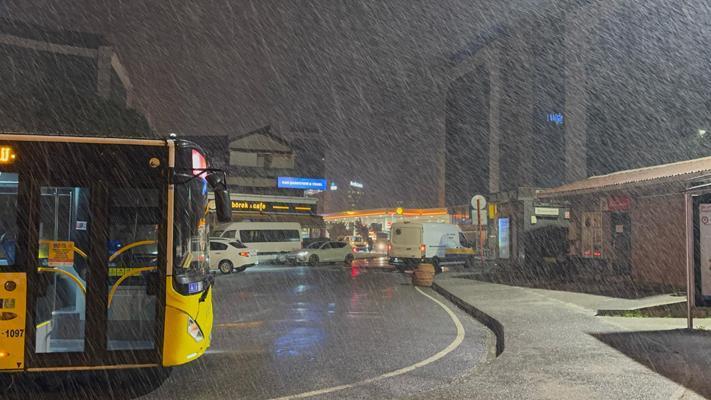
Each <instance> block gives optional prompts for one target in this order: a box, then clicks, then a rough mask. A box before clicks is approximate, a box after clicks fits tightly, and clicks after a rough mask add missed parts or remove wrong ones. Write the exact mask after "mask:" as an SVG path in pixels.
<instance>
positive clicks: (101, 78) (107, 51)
mask: <svg viewBox="0 0 711 400" xmlns="http://www.w3.org/2000/svg"><path fill="white" fill-rule="evenodd" d="M113 53H114V52H113V49H112V48H111V47H109V46H101V47H99V51H98V54H97V56H96V70H97V71H96V94H98V95H99V97H101V98H102V99H108V98H109V97H110V96H111V57H112V55H113Z"/></svg>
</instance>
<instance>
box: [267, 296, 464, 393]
mask: <svg viewBox="0 0 711 400" xmlns="http://www.w3.org/2000/svg"><path fill="white" fill-rule="evenodd" d="M415 290H417V291H418V292H420V294H421V295H423V296H425V297H427V298H428V299H430V300H432V301H434V302H435V303H437V305H439V306H440V307H442V309H443V310H444V311H446V312H447V314H448V315H449V318H451V319H452V322H454V326H455V327H456V328H457V337H456V338H454V340H453V341H452V343H450V344H449V346H447V347H445V348H444V349H442V350H441V351H439V352H438V353H437V354H435V355H433V356H431V357H428V358H426V359H424V360H422V361H420V362H416V363H414V364H412V365H410V366H407V367H405V368H400V369H397V370H395V371H391V372H387V373H384V374H382V375H378V376H376V377H373V378H368V379H365V380H362V381H359V382H354V383H349V384H345V385H339V386H333V387H330V388H325V389H319V390H313V391H310V392H304V393H299V394H292V395H289V396H283V397H277V398H274V399H271V400H291V399H304V398H307V397H312V396H319V395H322V394H328V393H333V392H338V391H340V390H345V389H351V388H354V387H356V386H363V385H367V384H369V383H373V382H377V381H381V380H383V379H388V378H393V377H396V376H399V375H403V374H406V373H408V372H412V371H414V370H416V369H418V368H422V367H424V366H426V365H428V364H432V363H433V362H435V361H437V360H439V359H441V358H442V357H444V356H446V355H447V354H449V353H451V352H452V351H454V350H455V349H456V348H457V347H459V345H461V344H462V342H463V341H464V335H465V332H464V326H463V325H462V321H460V320H459V318H458V317H457V315H456V314H454V312H453V311H452V310H451V309H450V308H449V307H447V305H446V304H444V303H442V302H441V301H439V300H437V299H435V298H434V297H432V296H430V295H428V294H427V293H425V292H423V291H422V290H421V289H420V288H418V287H416V288H415Z"/></svg>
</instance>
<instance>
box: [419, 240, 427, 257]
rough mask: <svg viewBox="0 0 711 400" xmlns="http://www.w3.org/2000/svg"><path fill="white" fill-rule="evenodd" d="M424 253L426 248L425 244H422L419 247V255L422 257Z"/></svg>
mask: <svg viewBox="0 0 711 400" xmlns="http://www.w3.org/2000/svg"><path fill="white" fill-rule="evenodd" d="M426 251H427V246H425V244H424V243H422V244H421V245H420V253H422V255H423V256H424V255H425V252H426Z"/></svg>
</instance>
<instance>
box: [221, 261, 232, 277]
mask: <svg viewBox="0 0 711 400" xmlns="http://www.w3.org/2000/svg"><path fill="white" fill-rule="evenodd" d="M217 268H219V269H220V272H222V273H223V274H231V273H232V270H233V269H234V266H233V265H232V262H231V261H229V260H222V261H220V265H218V267H217Z"/></svg>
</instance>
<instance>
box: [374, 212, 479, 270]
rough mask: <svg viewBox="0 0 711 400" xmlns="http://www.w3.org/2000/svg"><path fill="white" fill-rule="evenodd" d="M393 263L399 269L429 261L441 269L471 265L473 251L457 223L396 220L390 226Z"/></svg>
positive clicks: (390, 247)
mask: <svg viewBox="0 0 711 400" xmlns="http://www.w3.org/2000/svg"><path fill="white" fill-rule="evenodd" d="M388 256H389V257H390V262H391V263H392V264H394V265H396V266H397V267H398V268H399V269H402V267H403V266H404V267H406V268H412V267H414V266H416V265H417V264H418V263H420V262H423V261H424V262H429V263H432V264H433V265H434V266H435V270H436V271H437V272H441V271H442V268H441V266H442V265H447V264H465V265H466V266H471V265H472V263H473V261H474V250H473V249H472V248H471V247H469V246H468V243H467V241H466V239H465V238H464V235H463V234H462V230H461V229H460V228H459V226H457V225H454V224H441V223H426V222H423V223H412V222H397V223H394V224H393V225H392V227H391V228H390V246H389V250H388Z"/></svg>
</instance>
